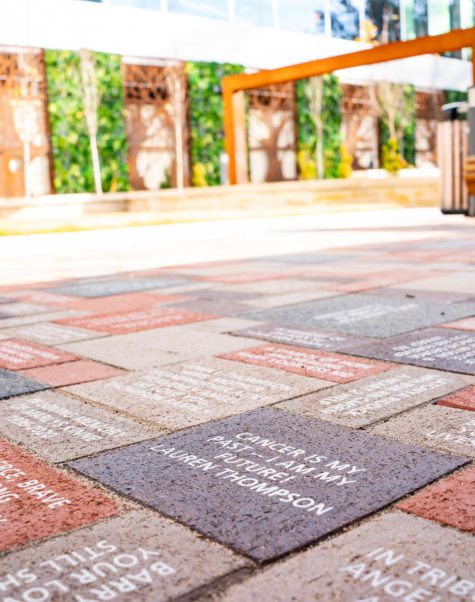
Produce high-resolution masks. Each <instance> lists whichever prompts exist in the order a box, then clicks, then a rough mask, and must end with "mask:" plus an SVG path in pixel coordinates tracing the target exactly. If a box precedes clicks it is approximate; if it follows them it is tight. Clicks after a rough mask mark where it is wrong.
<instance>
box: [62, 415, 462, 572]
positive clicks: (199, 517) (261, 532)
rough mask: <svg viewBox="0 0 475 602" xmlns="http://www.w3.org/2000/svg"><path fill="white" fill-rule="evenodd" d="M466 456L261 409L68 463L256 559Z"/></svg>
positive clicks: (386, 499) (354, 515)
mask: <svg viewBox="0 0 475 602" xmlns="http://www.w3.org/2000/svg"><path fill="white" fill-rule="evenodd" d="M464 463H466V460H464V459H463V458H459V457H456V456H449V455H443V454H437V453H434V452H432V451H430V450H424V449H421V448H417V447H414V446H412V445H409V446H407V445H401V444H400V443H398V442H394V441H391V440H390V439H385V438H380V437H371V436H370V435H368V434H366V433H358V432H356V431H350V430H348V429H345V428H343V427H340V426H335V425H332V424H329V423H326V422H321V421H320V422H319V421H316V420H315V419H309V418H305V417H302V416H296V415H293V414H288V413H286V412H282V411H279V410H273V409H264V410H258V411H255V412H250V413H247V414H241V415H239V416H233V417H231V418H226V419H224V420H221V421H218V422H212V423H210V424H207V425H204V426H201V427H196V428H194V429H189V430H186V431H182V432H181V433H177V434H174V435H168V436H165V437H161V438H158V439H155V440H153V441H149V442H147V443H143V444H136V445H132V446H130V447H127V448H125V449H122V450H118V451H112V452H106V453H104V454H101V455H98V456H96V457H94V458H85V459H82V460H77V461H74V462H72V463H71V466H73V467H74V468H76V469H77V470H79V471H80V472H82V473H84V474H86V475H89V476H92V477H93V478H95V479H98V480H99V481H101V482H102V483H104V484H107V485H109V486H110V487H112V488H113V489H115V490H116V491H118V492H122V493H126V492H127V493H129V494H130V495H132V496H133V497H134V498H135V499H137V500H139V501H141V502H143V503H145V504H147V505H149V506H151V507H152V508H155V509H156V510H158V511H159V512H163V513H165V514H167V515H169V516H173V517H175V518H177V519H179V520H180V521H182V522H183V523H185V524H187V525H189V526H191V527H193V528H195V529H198V530H199V531H201V532H202V533H204V534H206V535H208V536H210V537H212V538H213V539H216V540H217V541H220V542H222V543H225V544H227V545H229V546H231V547H232V548H234V549H237V550H240V551H242V552H244V553H245V554H248V555H249V556H250V557H251V558H254V559H256V560H261V561H262V560H268V559H271V558H274V557H277V556H280V555H281V554H283V553H285V552H288V551H290V550H293V549H295V548H298V547H300V546H302V545H304V544H306V543H309V542H311V541H314V540H316V539H318V538H319V537H321V536H323V535H326V534H328V533H331V532H332V531H334V530H335V529H338V528H339V527H342V526H344V525H346V524H348V523H351V522H352V521H354V520H356V519H358V518H361V517H363V516H365V515H367V514H368V513H370V512H372V511H375V510H378V509H379V508H381V507H383V506H385V505H387V504H389V503H391V502H392V501H395V500H397V499H398V498H400V497H402V496H404V495H405V494H407V493H409V492H411V491H414V490H415V489H418V488H419V487H421V486H422V485H424V484H425V483H428V482H430V481H432V480H434V479H436V478H437V477H439V476H441V475H443V474H445V473H447V472H450V471H451V470H453V469H454V468H456V467H457V466H461V465H463V464H464Z"/></svg>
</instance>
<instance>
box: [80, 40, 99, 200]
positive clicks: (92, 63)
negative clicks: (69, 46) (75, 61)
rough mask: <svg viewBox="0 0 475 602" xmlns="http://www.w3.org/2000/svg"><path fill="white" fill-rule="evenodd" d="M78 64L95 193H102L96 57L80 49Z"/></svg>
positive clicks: (88, 51)
mask: <svg viewBox="0 0 475 602" xmlns="http://www.w3.org/2000/svg"><path fill="white" fill-rule="evenodd" d="M79 64H80V69H81V78H82V87H83V95H84V113H85V116H86V123H87V129H88V133H89V141H90V145H91V156H92V168H93V173H94V184H95V187H96V192H97V194H102V180H101V162H100V158H99V149H98V146H97V109H98V108H99V103H100V96H99V91H98V89H97V76H96V59H95V56H94V54H93V53H92V52H91V51H90V50H85V49H83V50H80V51H79Z"/></svg>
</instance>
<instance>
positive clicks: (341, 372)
mask: <svg viewBox="0 0 475 602" xmlns="http://www.w3.org/2000/svg"><path fill="white" fill-rule="evenodd" d="M219 357H222V358H224V359H228V360H234V361H237V362H244V363H247V364H256V365H258V366H267V367H268V368H277V369H279V370H285V371H287V372H294V373H295V374H300V375H302V376H310V377H315V378H322V379H323V380H329V381H332V382H336V383H347V382H351V381H353V380H357V379H359V378H364V377H365V376H370V375H372V374H378V373H380V372H384V371H385V370H389V368H391V364H386V363H383V362H375V361H371V360H365V359H360V358H353V357H350V356H348V355H337V354H334V353H328V352H325V351H311V350H307V349H299V348H298V347H289V346H287V345H275V344H269V345H262V346H260V347H253V348H250V349H243V350H241V351H234V352H232V353H226V354H222V355H220V356H219Z"/></svg>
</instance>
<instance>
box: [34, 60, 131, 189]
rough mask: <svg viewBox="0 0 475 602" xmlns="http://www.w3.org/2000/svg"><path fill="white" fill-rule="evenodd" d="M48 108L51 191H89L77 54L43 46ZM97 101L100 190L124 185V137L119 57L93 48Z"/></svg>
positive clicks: (90, 182)
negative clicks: (99, 98)
mask: <svg viewBox="0 0 475 602" xmlns="http://www.w3.org/2000/svg"><path fill="white" fill-rule="evenodd" d="M45 58H46V74H47V80H48V111H49V118H50V126H51V145H52V153H53V164H54V185H55V190H56V192H59V193H69V192H85V191H90V192H93V191H94V176H93V171H92V162H91V151H90V146H89V136H88V133H87V127H86V121H85V116H84V107H83V96H82V85H81V73H80V67H79V55H78V53H77V52H71V51H66V50H47V51H46V53H45ZM96 59H97V63H96V70H97V79H98V87H99V93H100V95H101V104H100V107H99V110H98V146H99V154H100V159H101V176H102V186H103V189H104V191H105V192H107V191H114V190H128V189H129V188H130V187H129V178H128V168H127V140H126V135H125V121H124V115H125V111H124V97H123V86H122V71H121V59H120V56H118V55H110V54H103V53H96Z"/></svg>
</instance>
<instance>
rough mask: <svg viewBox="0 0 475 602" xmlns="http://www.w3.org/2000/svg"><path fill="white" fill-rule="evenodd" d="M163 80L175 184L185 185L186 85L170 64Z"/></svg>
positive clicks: (181, 74)
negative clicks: (167, 97)
mask: <svg viewBox="0 0 475 602" xmlns="http://www.w3.org/2000/svg"><path fill="white" fill-rule="evenodd" d="M165 81H166V84H167V89H168V93H169V94H170V101H171V103H170V105H171V113H172V118H173V129H174V133H175V135H174V138H175V165H176V186H177V188H184V187H185V149H184V140H183V124H184V122H185V115H186V111H185V106H186V87H185V82H184V78H183V73H182V71H181V69H180V68H179V67H177V66H174V65H171V66H169V67H166V68H165Z"/></svg>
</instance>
